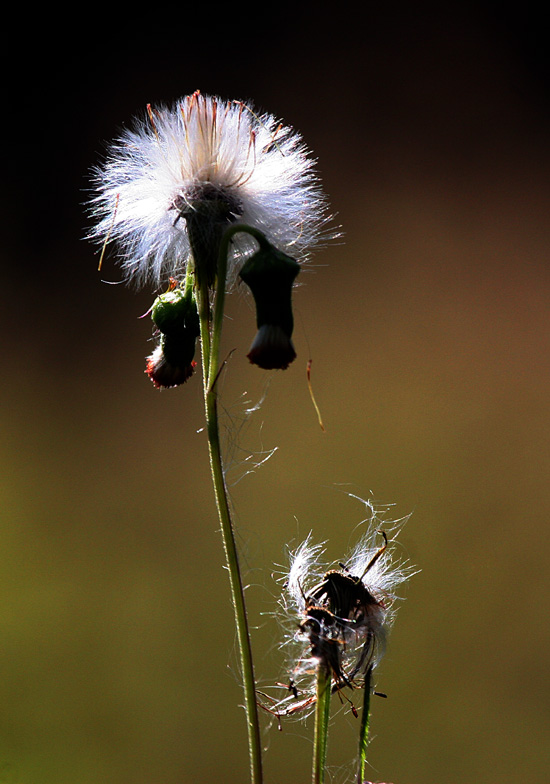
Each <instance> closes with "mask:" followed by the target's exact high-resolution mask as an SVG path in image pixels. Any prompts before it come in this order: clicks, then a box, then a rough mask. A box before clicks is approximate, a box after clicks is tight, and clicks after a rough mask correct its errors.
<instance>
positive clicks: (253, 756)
mask: <svg viewBox="0 0 550 784" xmlns="http://www.w3.org/2000/svg"><path fill="white" fill-rule="evenodd" d="M228 242H229V240H227V241H224V242H222V244H221V247H220V258H219V263H218V270H217V272H218V275H217V286H216V296H215V301H214V310H213V315H212V316H211V312H210V294H209V290H208V286H207V285H206V283H203V284H202V285H201V286H199V288H198V289H197V303H198V311H199V319H200V330H201V347H202V367H203V387H204V407H205V415H206V429H207V434H208V448H209V454H210V469H211V473H212V482H213V485H214V494H215V497H216V506H217V509H218V516H219V519H220V524H221V532H222V539H223V547H224V552H225V558H226V563H227V569H228V572H229V581H230V585H231V599H232V603H233V609H234V613H235V623H236V628H237V639H238V643H239V656H240V664H241V672H242V678H243V690H244V707H245V712H246V722H247V730H248V749H249V760H250V778H251V782H252V784H262V781H263V774H262V756H261V751H262V749H261V738H260V724H259V719H258V706H257V703H256V682H255V678H254V665H253V661H252V649H251V645H250V633H249V627H248V618H247V614H246V605H245V599H244V588H243V583H242V578H241V570H240V566H239V558H238V553H237V546H236V542H235V534H234V531H233V523H232V520H231V512H230V509H229V500H228V493H227V487H226V484H225V477H224V471H223V462H222V455H221V444H220V433H219V422H218V406H217V384H216V381H217V377H218V373H219V347H220V337H221V330H222V324H223V309H224V298H225V285H226V277H227V249H228Z"/></svg>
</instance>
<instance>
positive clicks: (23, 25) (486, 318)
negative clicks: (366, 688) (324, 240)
mask: <svg viewBox="0 0 550 784" xmlns="http://www.w3.org/2000/svg"><path fill="white" fill-rule="evenodd" d="M81 12H82V14H83V15H82V16H80V17H79V18H78V19H77V18H75V16H74V15H73V14H74V10H73V11H71V12H69V11H55V10H49V11H48V12H47V13H44V12H34V13H31V11H30V9H23V13H22V14H19V17H20V18H18V19H16V21H14V22H13V23H12V24H11V26H8V28H7V29H6V30H5V38H6V41H8V39H9V42H10V43H11V45H12V53H11V54H10V55H9V56H8V58H7V61H6V64H5V69H4V74H5V76H6V84H5V90H4V101H5V103H4V106H3V123H2V126H3V131H4V136H5V140H4V144H3V150H4V160H3V170H4V176H3V179H2V182H3V186H4V187H3V188H2V214H3V216H4V219H5V220H4V228H3V243H2V254H3V256H4V257H5V264H4V265H3V267H2V288H3V297H2V300H3V301H2V309H1V313H2V322H3V323H2V336H3V349H2V354H3V366H4V383H3V384H2V387H1V396H2V408H1V439H0V460H1V474H0V477H1V478H0V483H1V485H0V487H1V496H2V512H1V514H2V518H1V522H0V553H1V567H0V781H2V782H4V781H6V782H10V784H65V783H66V784H69V783H70V784H73V783H74V782H78V784H97V782H106V784H129V782H132V784H190V782H221V781H223V782H228V784H232V783H233V782H235V783H237V782H238V783H239V784H241V782H246V781H247V756H246V746H245V726H244V716H243V711H242V710H241V709H239V708H238V707H237V706H238V704H239V701H240V699H241V693H240V690H239V685H238V683H239V678H238V667H237V663H236V656H235V639H234V631H233V620H232V612H231V609H230V605H229V599H228V584H227V577H226V573H225V571H224V569H223V567H222V547H221V540H220V536H219V533H218V531H217V528H218V523H217V520H216V515H215V508H214V502H213V497H212V492H211V488H210V484H209V476H208V463H207V447H206V442H205V437H204V433H203V432H202V431H201V427H202V409H201V384H200V377H199V375H198V374H197V376H196V377H195V378H194V379H193V380H192V381H191V382H190V383H189V384H188V385H186V386H185V387H184V388H180V389H178V390H171V391H167V392H162V393H159V392H157V391H155V390H154V388H153V387H152V385H151V384H150V382H149V381H148V380H147V378H146V377H145V375H144V374H143V367H144V356H145V355H146V354H147V353H149V352H150V350H151V343H150V342H149V340H150V337H151V327H150V322H149V321H148V319H143V320H139V318H138V317H139V316H140V315H141V314H143V313H144V312H145V311H146V310H147V308H148V307H149V305H150V304H151V301H152V298H153V292H151V291H144V292H139V293H136V292H134V291H131V290H130V289H128V288H126V287H124V286H116V285H107V284H106V283H105V282H104V281H106V280H107V281H118V280H119V274H118V270H117V268H116V266H115V265H114V263H113V261H112V260H109V259H107V261H106V263H105V265H104V268H103V270H102V272H101V274H98V272H97V260H98V259H97V253H96V249H95V248H94V247H92V246H90V244H88V243H87V242H86V241H84V240H83V237H84V235H85V233H86V229H87V225H89V224H88V219H87V218H86V216H85V214H84V208H83V204H84V203H85V201H86V199H87V198H88V195H87V189H88V188H89V178H88V171H89V170H90V168H91V167H92V166H93V165H94V164H96V163H97V162H98V161H100V160H101V157H102V156H103V154H104V152H105V143H106V142H108V141H109V140H110V139H111V138H113V137H114V136H115V135H116V134H117V133H118V131H119V129H120V128H121V127H122V126H124V125H127V124H128V123H129V122H130V120H131V118H132V117H133V116H134V115H136V114H142V113H143V110H144V107H145V105H146V104H147V103H148V102H151V103H153V104H154V103H170V102H172V101H173V100H176V99H177V98H179V97H181V96H183V95H185V94H187V93H190V92H192V91H194V90H195V89H197V88H199V89H201V91H202V92H204V93H207V94H208V93H214V94H217V95H220V96H222V97H224V98H228V99H233V98H238V99H245V100H252V101H253V102H254V105H255V106H256V108H257V109H258V110H259V111H268V112H270V113H273V114H275V115H277V116H279V117H281V118H283V119H284V120H285V122H286V123H288V124H290V125H292V126H293V127H295V128H296V129H298V130H299V131H301V133H302V134H303V136H304V137H305V139H306V141H307V143H308V145H309V146H310V147H311V148H312V149H313V151H314V153H315V156H316V157H317V158H318V169H319V172H320V174H321V176H322V179H323V182H324V187H325V189H326V191H327V193H328V194H329V197H330V201H331V205H332V209H333V210H334V212H335V213H337V217H336V219H335V223H339V224H341V225H342V227H343V230H344V232H345V240H344V241H343V242H341V243H339V244H337V243H334V244H332V245H331V246H330V247H328V248H326V249H325V250H323V251H320V252H319V253H317V254H316V256H315V257H314V259H313V260H312V263H311V264H310V265H309V266H308V268H307V269H304V271H303V273H302V274H301V276H300V283H301V284H302V285H301V286H300V287H299V288H298V289H297V290H296V292H295V297H294V301H295V315H296V331H295V343H296V347H297V350H298V355H299V356H298V359H297V361H296V362H295V363H294V365H292V366H291V367H290V368H289V369H288V370H287V371H285V372H279V373H271V374H265V373H263V372H262V371H260V370H259V369H258V368H255V367H251V366H250V365H249V364H248V362H247V360H246V356H245V355H246V351H247V350H248V346H249V343H250V341H251V339H252V337H253V334H254V323H253V320H254V316H253V310H252V308H251V305H250V302H249V301H248V300H247V299H246V298H245V297H243V296H240V295H238V294H237V295H234V296H232V297H230V298H229V304H228V309H229V310H228V312H229V316H230V317H231V318H230V320H228V323H227V330H226V333H225V343H224V345H225V350H226V351H229V350H230V349H232V348H235V349H236V351H235V352H234V354H233V356H232V359H231V362H230V364H229V367H228V370H227V373H226V374H225V376H224V378H223V404H224V408H225V414H224V422H225V423H226V424H227V425H228V431H227V437H226V454H227V456H228V461H230V462H231V465H232V468H231V471H230V474H229V478H230V481H231V483H232V485H233V487H232V498H233V502H234V507H235V519H236V524H237V526H238V531H239V541H240V545H241V548H242V552H243V562H244V566H245V570H246V579H247V582H248V583H249V585H250V587H249V589H248V593H247V596H248V599H249V603H250V613H251V623H252V625H253V626H254V627H255V631H254V632H253V644H254V647H255V651H256V659H257V671H258V676H259V680H260V682H261V683H262V684H263V685H265V684H273V683H275V682H277V681H279V680H282V679H284V678H285V672H284V670H283V669H282V668H283V659H282V657H281V654H280V653H279V652H278V651H277V642H278V639H279V636H280V632H279V627H278V625H277V622H276V620H275V619H274V617H273V616H272V615H271V613H273V611H275V610H276V607H277V590H278V588H277V584H276V583H275V581H274V579H273V577H272V572H273V569H274V566H273V564H275V563H279V564H280V563H283V562H284V561H285V557H286V556H285V548H286V547H287V546H296V545H297V544H298V543H299V542H300V541H301V540H302V539H303V538H304V537H305V536H306V535H307V533H308V532H309V531H310V530H313V531H314V536H315V537H316V538H317V539H318V540H321V541H322V540H327V550H328V552H327V557H328V558H329V559H334V560H339V559H341V558H343V557H344V556H345V553H346V550H347V548H348V546H349V545H352V544H353V543H354V542H355V541H356V538H357V536H358V535H359V534H360V532H361V527H359V528H357V525H358V523H360V522H361V520H362V519H363V518H364V516H365V510H364V508H363V507H362V505H361V504H360V503H359V502H358V501H356V500H354V499H352V498H349V497H348V496H347V495H346V493H348V492H350V493H354V494H357V495H359V496H361V497H363V498H369V497H372V498H375V499H376V500H377V501H379V502H381V503H394V504H395V505H394V506H393V507H392V508H391V510H390V512H389V515H390V517H399V516H402V515H406V514H408V513H409V512H412V513H413V514H412V517H411V519H410V521H409V522H408V524H407V526H406V527H405V529H404V531H403V533H402V535H401V543H402V550H401V552H402V554H403V555H404V556H406V557H409V558H410V559H411V560H412V561H413V562H414V563H415V564H418V565H419V567H420V568H421V569H422V571H421V573H419V574H418V575H416V576H415V577H414V578H413V579H412V580H411V582H410V585H408V586H407V587H406V589H405V595H406V601H405V602H404V603H403V605H402V607H401V609H400V612H399V615H398V619H397V624H396V626H395V629H394V630H393V633H392V637H391V640H390V645H389V650H388V653H387V656H386V658H385V660H384V662H383V664H382V666H381V668H380V670H379V672H378V675H377V687H378V688H379V689H381V690H383V691H384V692H387V693H388V695H389V698H388V699H387V700H377V701H375V704H374V705H373V709H374V712H373V718H372V725H371V726H372V733H373V740H372V744H371V747H370V762H371V765H372V767H371V770H370V773H369V776H370V778H371V779H372V780H373V781H388V782H389V781H391V782H395V784H411V783H413V782H418V784H455V782H458V781H477V782H484V783H485V784H493V783H494V784H496V783H497V782H501V781H503V780H520V781H522V782H525V783H526V784H542V783H543V782H545V781H547V776H548V764H549V761H550V760H549V758H548V756H549V755H548V729H549V722H548V704H549V699H550V688H549V683H548V653H549V644H548V643H549V632H548V624H547V621H546V616H547V603H548V600H549V598H550V597H549V593H550V592H549V581H548V566H547V564H548V550H549V542H550V533H549V528H548V519H549V513H550V488H549V483H548V468H549V435H550V427H549V424H550V416H549V410H548V392H549V381H550V370H549V347H550V345H549V344H550V341H549V294H550V285H549V284H550V268H549V241H550V221H549V218H548V208H549V204H550V191H549V185H548V182H549V181H548V176H549V174H550V156H549V149H548V141H549V119H550V118H549V91H548V88H549V82H548V70H547V66H548V28H547V26H546V22H544V21H543V11H542V9H541V10H540V11H535V10H534V6H533V4H531V3H527V4H522V5H521V6H518V7H517V8H515V9H513V10H508V11H505V10H503V8H502V7H501V6H500V5H497V4H496V3H495V4H489V3H481V4H479V3H476V4H473V3H472V4H470V3H460V4H458V3H451V4H438V5H435V4H433V5H432V4H429V3H424V4H423V3H420V4H413V5H409V4H405V3H391V4H390V3H388V4H384V3H381V4H379V3H372V2H367V3H364V4H362V5H361V10H360V11H359V10H357V8H356V6H355V5H354V4H351V3H341V4H339V5H338V6H337V7H336V8H335V7H331V8H330V9H329V10H327V11H326V12H322V11H320V10H319V6H318V4H314V3H303V4H301V5H299V6H298V4H293V5H289V6H286V5H284V4H283V5H281V4H272V5H267V6H262V7H259V6H254V7H252V6H251V7H246V6H243V5H238V4H237V5H232V6H224V7H223V8H222V9H221V10H216V9H214V8H213V7H205V8H204V10H200V9H199V10H197V9H191V8H189V7H186V6H185V5H181V4H180V5H172V4H160V5H158V4H157V6H149V7H145V8H141V9H138V8H137V7H130V6H124V7H120V6H119V7H114V8H113V7H111V8H105V9H103V8H101V7H99V6H90V7H85V8H82V9H81ZM309 358H311V359H312V360H313V365H312V377H313V384H314V390H315V394H316V397H317V401H318V403H319V405H320V408H321V412H322V416H323V419H324V422H325V425H326V433H323V432H321V430H320V428H319V426H318V424H317V421H316V416H315V412H314V410H313V407H312V404H311V400H310V398H309V394H308V390H307V385H306V374H305V370H306V361H307V360H308V359H309ZM264 394H266V397H265V401H264V403H263V406H262V407H261V408H260V410H258V411H257V412H256V413H254V414H253V416H251V417H250V418H249V419H248V420H247V419H246V418H245V416H244V411H245V409H246V408H247V407H250V406H251V405H253V404H255V403H256V402H257V401H258V400H259V399H260V398H261V397H262V396H263V395H264ZM275 447H278V449H277V451H276V452H275V453H274V454H273V456H272V457H271V459H270V460H268V461H267V462H266V463H265V464H264V465H263V466H261V467H260V468H258V469H257V470H256V471H253V472H252V473H249V471H250V469H253V466H254V461H255V460H256V461H258V460H261V459H262V456H264V455H265V454H266V453H267V452H268V451H269V450H272V449H274V448H275ZM247 458H248V459H247ZM244 460H246V462H244V463H243V461H244ZM336 707H337V705H336V704H335V712H336ZM265 718H266V719H267V718H268V717H267V716H266V717H265ZM333 723H334V726H333V728H332V730H331V736H330V745H329V765H330V776H329V777H328V781H331V782H345V781H349V780H351V778H348V776H349V777H351V775H352V772H353V765H352V761H353V758H354V756H355V744H356V734H357V721H356V720H355V719H354V718H353V717H352V716H351V714H350V713H349V711H347V712H346V711H341V712H340V713H338V715H335V717H334V722H333ZM265 743H266V746H267V753H266V783H269V784H288V783H289V782H304V781H308V780H309V775H310V774H309V768H310V758H311V725H306V726H304V725H303V724H302V723H287V722H285V723H284V726H283V731H282V732H278V731H277V729H276V726H273V727H272V728H271V729H270V730H268V731H266V734H265Z"/></svg>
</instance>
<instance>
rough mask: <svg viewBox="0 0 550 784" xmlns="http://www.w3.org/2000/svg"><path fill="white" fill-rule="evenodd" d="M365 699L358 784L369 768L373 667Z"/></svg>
mask: <svg viewBox="0 0 550 784" xmlns="http://www.w3.org/2000/svg"><path fill="white" fill-rule="evenodd" d="M363 688H364V697H363V711H362V714H361V726H360V728H359V766H358V770H357V784H363V782H364V780H365V768H366V766H367V747H368V743H369V724H370V696H371V691H372V666H370V667H369V668H368V670H367V672H366V673H365V683H364V686H363Z"/></svg>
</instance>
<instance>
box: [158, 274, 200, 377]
mask: <svg viewBox="0 0 550 784" xmlns="http://www.w3.org/2000/svg"><path fill="white" fill-rule="evenodd" d="M151 317H152V319H153V322H154V324H155V326H156V327H157V329H158V331H159V332H160V341H159V344H158V346H157V348H156V349H155V350H154V351H153V353H152V354H151V355H150V356H149V357H147V365H146V369H145V372H146V373H147V375H148V376H149V378H150V379H151V381H152V382H153V384H154V385H155V386H156V387H157V388H158V389H160V388H168V387H176V386H179V385H180V384H183V383H184V382H185V381H187V379H188V378H190V377H191V376H192V374H193V371H194V369H195V365H196V362H194V361H193V358H194V356H195V345H196V341H197V338H198V336H199V334H200V325H199V316H198V313H197V306H196V303H195V300H194V297H193V292H192V289H190V288H189V289H188V290H187V291H184V290H183V289H181V288H176V289H172V290H170V291H167V292H166V293H164V294H161V295H160V296H159V297H157V298H156V300H155V302H154V303H153V307H152V308H151Z"/></svg>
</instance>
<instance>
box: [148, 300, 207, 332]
mask: <svg viewBox="0 0 550 784" xmlns="http://www.w3.org/2000/svg"><path fill="white" fill-rule="evenodd" d="M151 318H152V319H153V322H154V324H155V326H156V327H157V329H158V330H159V331H160V332H162V334H163V335H175V336H179V335H182V333H188V336H190V335H191V334H192V335H193V339H195V338H197V337H198V336H199V334H200V326H199V315H198V312H197V305H196V303H195V300H194V297H193V292H192V291H188V292H187V293H186V292H184V291H183V289H181V288H177V289H172V290H171V291H167V292H165V293H164V294H161V295H160V296H158V297H157V298H156V300H155V301H154V303H153V307H152V309H151Z"/></svg>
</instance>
